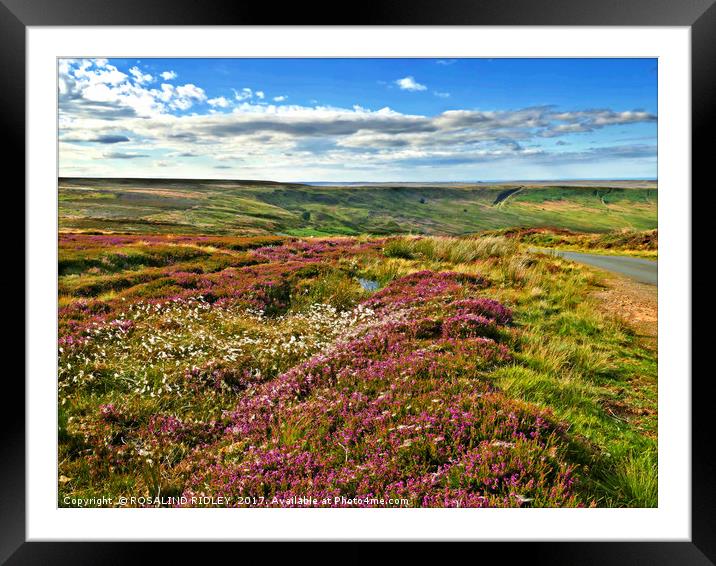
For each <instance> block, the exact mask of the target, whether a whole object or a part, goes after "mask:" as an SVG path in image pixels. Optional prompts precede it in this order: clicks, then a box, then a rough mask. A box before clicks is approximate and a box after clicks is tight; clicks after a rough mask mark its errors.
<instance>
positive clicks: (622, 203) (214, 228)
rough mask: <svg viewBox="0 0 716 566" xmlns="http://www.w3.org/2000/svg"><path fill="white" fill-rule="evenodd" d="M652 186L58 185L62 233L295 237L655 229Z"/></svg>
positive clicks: (113, 182) (112, 182) (85, 181)
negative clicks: (534, 229) (521, 229)
mask: <svg viewBox="0 0 716 566" xmlns="http://www.w3.org/2000/svg"><path fill="white" fill-rule="evenodd" d="M656 211H657V189H656V184H655V183H650V182H619V181H614V182H602V183H599V182H592V183H584V184H582V183H562V184H559V185H550V184H548V183H530V184H524V183H513V184H455V183H442V184H434V185H420V184H410V183H407V184H395V185H390V184H374V185H365V186H341V187H323V186H322V187H311V186H308V185H301V184H282V183H273V182H268V181H201V180H171V179H69V178H64V179H60V182H59V222H60V230H61V231H68V232H72V231H74V232H76V231H110V232H127V233H137V234H156V233H166V234H240V235H245V234H256V235H258V234H284V235H293V236H327V235H360V234H373V235H389V234H406V233H415V234H433V235H464V234H469V233H473V232H477V231H481V230H495V229H501V228H511V227H515V226H520V227H546V226H558V227H560V228H565V229H569V230H574V231H582V232H606V231H610V230H619V229H624V228H627V229H631V230H653V229H655V228H656V227H657V218H656V217H657V215H656Z"/></svg>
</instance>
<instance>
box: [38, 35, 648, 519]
mask: <svg viewBox="0 0 716 566" xmlns="http://www.w3.org/2000/svg"><path fill="white" fill-rule="evenodd" d="M436 51H437V52H438V53H439V46H436ZM659 69H660V61H659V59H658V58H656V57H654V58H642V57H620V58H617V57H598V58H597V57H569V58H567V57H549V58H548V57H534V58H511V57H494V58H488V57H457V58H456V57H438V56H436V57H411V58H407V57H403V58H398V57H390V58H378V57H350V58H349V57H339V58H328V57H292V58H287V57H281V58H276V57H261V58H257V57H253V58H249V57H232V58H216V57H174V58H157V57H153V56H148V57H129V58H116V57H100V56H89V55H88V56H83V57H73V58H68V57H59V58H57V59H56V72H57V74H56V85H57V119H58V122H57V139H56V151H57V159H58V171H57V185H58V192H57V250H58V251H57V356H58V358H57V376H56V399H57V401H56V403H57V404H56V406H57V444H58V446H57V506H58V507H60V508H97V507H109V508H119V507H121V508H156V507H162V508H186V507H189V508H196V507H210V508H223V507H231V508H266V507H269V508H304V507H305V508H314V507H317V508H442V507H451V508H496V507H499V508H502V507H507V508H565V507H581V508H656V507H658V506H659V497H658V493H659V489H658V488H659V465H658V464H659V461H658V458H657V447H658V440H659V434H660V431H659V429H658V427H657V422H658V419H659V411H658V387H657V368H658V335H657V323H658V309H657V292H658V285H657V283H658V278H657V266H658V218H657V216H658V205H659V198H658V197H659V178H658V175H657V165H658V156H657V144H658V139H657V137H658V136H657V129H658V128H657V127H658V121H659V112H658V95H659V93H658V76H659ZM48 194H49V193H48ZM51 379H52V378H51V376H48V377H47V382H46V383H51ZM46 386H47V385H46Z"/></svg>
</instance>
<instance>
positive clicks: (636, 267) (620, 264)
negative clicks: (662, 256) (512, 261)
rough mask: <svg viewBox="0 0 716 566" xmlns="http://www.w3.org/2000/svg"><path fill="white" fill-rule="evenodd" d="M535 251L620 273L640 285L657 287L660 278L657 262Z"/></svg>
mask: <svg viewBox="0 0 716 566" xmlns="http://www.w3.org/2000/svg"><path fill="white" fill-rule="evenodd" d="M535 251H540V252H543V253H551V254H555V255H558V256H560V257H563V258H564V259H569V260H571V261H576V262H578V263H584V264H587V265H591V266H593V267H598V268H600V269H604V270H606V271H611V272H613V273H619V274H621V275H625V276H626V277H629V278H630V279H633V280H634V281H638V282H639V283H646V284H648V285H657V279H658V277H657V262H656V261H651V260H648V259H643V258H640V257H630V256H623V255H601V254H588V253H583V252H571V251H567V250H554V249H545V248H541V249H539V250H535Z"/></svg>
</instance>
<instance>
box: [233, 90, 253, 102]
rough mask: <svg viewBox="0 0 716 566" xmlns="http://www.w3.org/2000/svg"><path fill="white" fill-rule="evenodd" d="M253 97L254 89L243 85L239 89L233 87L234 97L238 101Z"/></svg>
mask: <svg viewBox="0 0 716 566" xmlns="http://www.w3.org/2000/svg"><path fill="white" fill-rule="evenodd" d="M253 97H254V91H252V90H251V89H250V88H248V87H244V88H242V89H241V90H236V89H234V98H236V100H238V101H240V102H241V101H243V100H251V99H252V98H253Z"/></svg>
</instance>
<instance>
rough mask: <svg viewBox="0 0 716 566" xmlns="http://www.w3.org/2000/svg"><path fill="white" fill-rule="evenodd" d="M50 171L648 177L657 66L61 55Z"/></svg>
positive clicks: (651, 174)
mask: <svg viewBox="0 0 716 566" xmlns="http://www.w3.org/2000/svg"><path fill="white" fill-rule="evenodd" d="M59 111H60V142H59V143H60V174H61V175H63V176H110V177H188V178H241V179H248V178H254V179H273V180H282V181H401V180H402V181H441V180H442V181H460V180H464V181H469V180H497V179H505V180H506V179H573V178H655V177H656V132H657V62H656V60H655V59H109V60H107V59H72V60H70V59H63V60H60V63H59Z"/></svg>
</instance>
